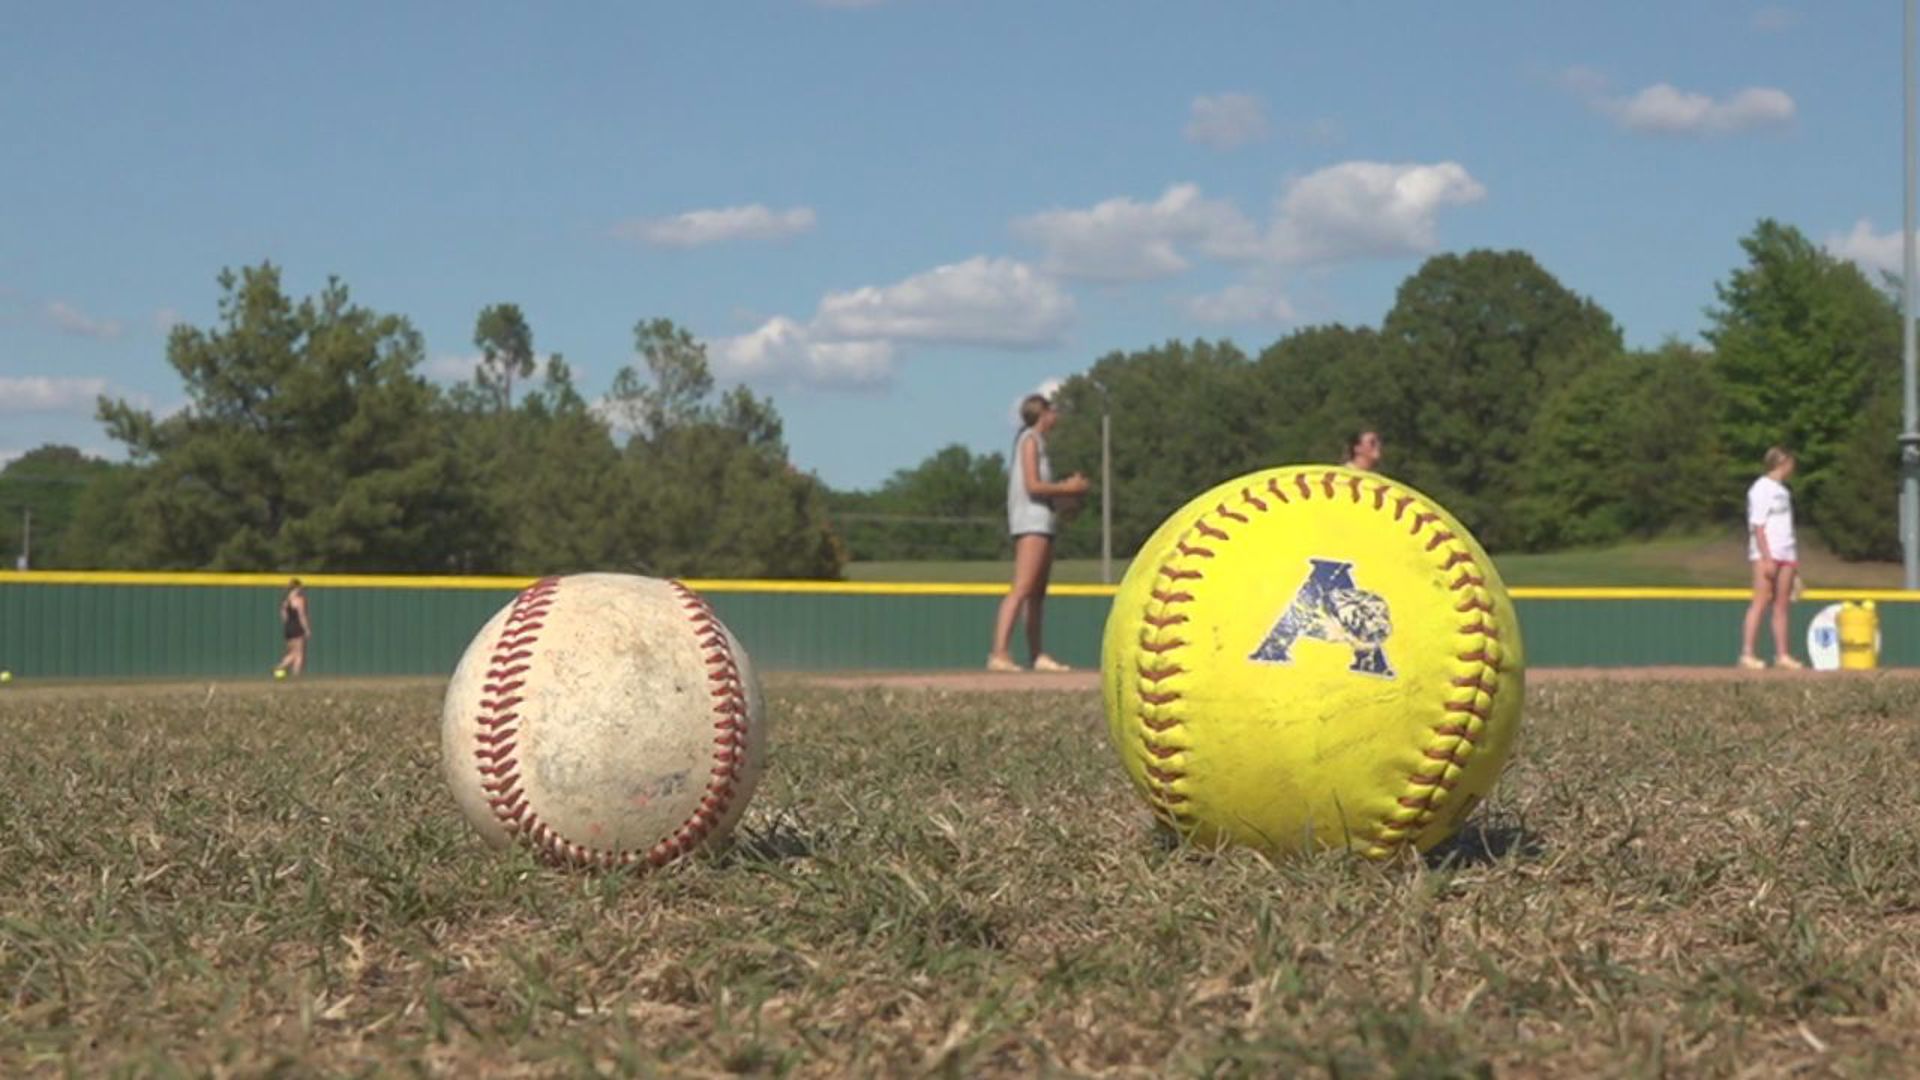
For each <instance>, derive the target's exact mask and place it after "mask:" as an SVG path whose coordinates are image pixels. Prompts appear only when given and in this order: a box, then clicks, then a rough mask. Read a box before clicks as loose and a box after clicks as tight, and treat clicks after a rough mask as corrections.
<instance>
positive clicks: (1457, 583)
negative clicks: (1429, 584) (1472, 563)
mask: <svg viewBox="0 0 1920 1080" xmlns="http://www.w3.org/2000/svg"><path fill="white" fill-rule="evenodd" d="M1486 583H1487V579H1486V578H1478V577H1474V576H1473V575H1472V574H1469V573H1467V572H1466V571H1464V570H1462V571H1461V572H1460V576H1459V577H1457V578H1455V579H1454V580H1453V584H1452V585H1449V586H1447V587H1448V588H1450V589H1452V590H1453V591H1454V592H1459V591H1460V590H1461V589H1475V588H1479V587H1480V586H1482V585H1485V584H1486Z"/></svg>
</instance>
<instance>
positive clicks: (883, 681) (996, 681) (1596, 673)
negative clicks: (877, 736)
mask: <svg viewBox="0 0 1920 1080" xmlns="http://www.w3.org/2000/svg"><path fill="white" fill-rule="evenodd" d="M1916 678H1920V668H1883V669H1881V670H1878V671H1771V670H1769V671H1742V670H1740V669H1739V668H1734V667H1724V668H1721V667H1711V668H1708V667H1639V668H1533V669H1530V670H1529V671H1528V672H1527V681H1528V682H1530V683H1535V684H1539V683H1556V682H1667V683H1697V682H1726V683H1732V682H1755V681H1760V682H1772V681H1819V680H1836V679H1837V680H1848V681H1857V680H1863V679H1916ZM769 682H771V683H773V684H774V685H780V684H782V683H785V684H789V685H791V684H796V683H797V684H804V685H810V686H828V687H838V688H841V689H856V688H860V687H887V688H889V689H895V690H945V691H949V692H990V691H1017V692H1020V693H1031V692H1035V691H1048V690H1052V691H1070V692H1078V693H1092V692H1096V691H1098V690H1099V689H1100V673H1099V672H1098V671H1069V672H1065V673H1056V674H1042V673H1038V672H1020V673H1017V674H1016V673H1007V674H1002V673H998V672H991V671H874V672H844V673H832V674H819V675H814V674H804V673H799V672H792V673H785V674H781V675H775V676H769Z"/></svg>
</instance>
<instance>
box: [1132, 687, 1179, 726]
mask: <svg viewBox="0 0 1920 1080" xmlns="http://www.w3.org/2000/svg"><path fill="white" fill-rule="evenodd" d="M1179 696H1180V695H1178V694H1174V695H1173V697H1175V698H1177V697H1179ZM1139 719H1140V722H1141V723H1142V724H1144V725H1146V726H1147V727H1148V728H1149V729H1151V730H1153V731H1154V732H1156V733H1165V732H1168V731H1172V730H1173V729H1174V728H1177V727H1179V726H1180V719H1179V718H1178V717H1173V716H1169V717H1166V718H1164V719H1163V718H1160V717H1155V716H1148V715H1146V714H1145V713H1142V714H1140V717H1139Z"/></svg>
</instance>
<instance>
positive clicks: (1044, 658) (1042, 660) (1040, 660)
mask: <svg viewBox="0 0 1920 1080" xmlns="http://www.w3.org/2000/svg"><path fill="white" fill-rule="evenodd" d="M1033 670H1035V671H1072V670H1073V669H1072V668H1070V667H1068V666H1067V665H1065V664H1063V663H1061V662H1060V661H1058V660H1055V659H1054V658H1053V657H1051V656H1048V655H1047V654H1046V653H1041V654H1040V655H1039V656H1036V657H1034V658H1033Z"/></svg>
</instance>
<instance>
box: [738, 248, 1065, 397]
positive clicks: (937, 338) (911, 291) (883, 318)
mask: <svg viewBox="0 0 1920 1080" xmlns="http://www.w3.org/2000/svg"><path fill="white" fill-rule="evenodd" d="M1073 315H1074V303H1073V297H1071V296H1069V295H1068V294H1067V293H1066V291H1065V290H1064V289H1062V288H1061V287H1060V283H1059V282H1058V281H1056V280H1054V279H1053V278H1051V277H1049V276H1047V275H1045V274H1042V273H1040V272H1038V271H1036V270H1034V269H1033V268H1032V267H1030V266H1028V265H1027V264H1025V263H1023V262H1019V261H1017V260H1014V259H1004V258H999V259H990V258H986V257H985V256H976V257H975V258H972V259H968V260H966V261H964V262H957V263H950V264H948V265H946V266H937V267H935V268H933V269H932V270H928V271H926V272H924V273H920V274H915V275H913V276H912V277H909V278H906V279H904V280H901V281H898V282H895V283H894V284H892V285H880V286H868V287H866V288H861V289H854V290H851V291H848V292H836V293H828V294H827V295H826V296H824V297H822V298H821V300H820V303H819V306H818V307H817V308H816V309H815V311H814V314H813V317H812V318H811V319H809V320H807V321H806V322H800V321H798V320H795V319H791V318H788V317H786V316H784V315H779V316H775V317H773V318H771V319H768V320H766V321H765V322H764V323H762V324H761V325H760V326H759V327H758V328H757V329H755V330H752V331H750V332H748V333H745V334H740V335H736V336H733V337H722V338H714V339H710V340H708V341H707V342H706V346H707V356H708V358H709V360H710V361H711V362H712V364H713V370H714V374H715V375H716V376H719V377H722V378H732V379H752V380H758V381H787V382H796V383H807V384H812V385H818V386H838V387H858V386H877V385H881V384H884V383H886V382H887V381H888V380H889V379H891V378H892V377H893V369H894V363H895V361H896V360H897V359H898V357H899V354H900V351H901V349H902V347H903V346H906V345H911V344H939V345H973V346H980V347H985V348H996V349H1029V348H1039V347H1042V346H1046V345H1052V344H1055V343H1057V342H1059V341H1060V339H1061V336H1062V335H1063V334H1064V333H1065V332H1066V328H1067V325H1068V324H1069V323H1071V322H1072V320H1073Z"/></svg>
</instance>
